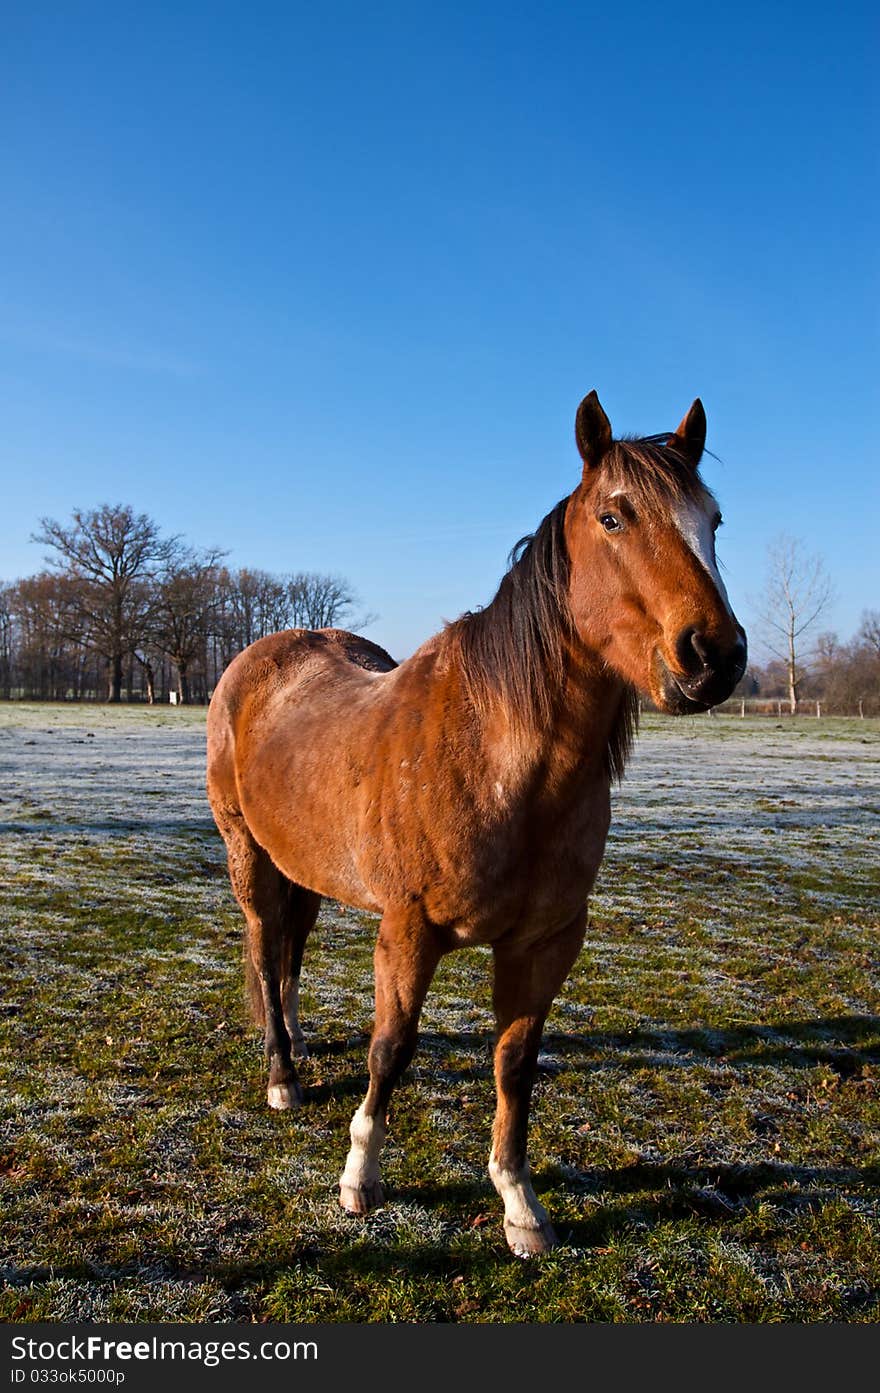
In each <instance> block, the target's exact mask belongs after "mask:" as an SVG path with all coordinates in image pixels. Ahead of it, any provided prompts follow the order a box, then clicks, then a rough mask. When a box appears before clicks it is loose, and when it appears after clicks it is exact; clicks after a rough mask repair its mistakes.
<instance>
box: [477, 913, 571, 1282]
mask: <svg viewBox="0 0 880 1393" xmlns="http://www.w3.org/2000/svg"><path fill="white" fill-rule="evenodd" d="M585 930H586V910H584V911H583V913H582V914H581V915H579V916H578V918H577V919H576V920H575V921H574V922H573V923H572V924H570V925H569V926H568V927H567V928H566V929H564V930H563V931H562V932H560V933H556V934H554V935H553V937H552V938H550V939H548V940H547V941H546V942H544V943H538V944H531V945H530V946H529V947H528V948H526V949H525V950H520V951H517V949H516V947H515V946H510V947H508V946H503V947H498V948H496V949H495V986H494V996H493V1000H494V1006H495V1019H496V1023H497V1035H496V1044H495V1085H496V1088H497V1091H498V1109H497V1112H496V1114H495V1126H494V1128H493V1131H492V1153H491V1155H490V1157H489V1175H490V1177H491V1180H492V1184H493V1185H494V1186H495V1189H496V1190H497V1191H498V1193H499V1195H500V1196H501V1198H502V1200H503V1201H504V1235H505V1237H506V1239H507V1242H508V1244H509V1246H510V1248H511V1249H512V1250H513V1252H514V1253H516V1254H517V1256H518V1257H532V1256H533V1255H536V1254H540V1253H546V1252H547V1251H548V1250H549V1249H550V1248H552V1247H553V1246H554V1244H555V1243H556V1234H555V1233H554V1232H553V1226H552V1224H551V1223H550V1219H549V1217H548V1215H547V1211H546V1210H545V1209H544V1207H543V1205H542V1204H541V1203H540V1202H539V1201H538V1198H537V1196H536V1195H535V1191H534V1189H533V1188H532V1183H531V1180H530V1179H529V1163H528V1159H527V1156H526V1143H527V1136H528V1127H529V1103H530V1101H531V1096H532V1086H533V1084H534V1081H535V1067H536V1064H537V1059H538V1047H539V1046H540V1043H541V1033H542V1031H543V1029H544V1022H545V1020H546V1019H547V1013H548V1012H549V1010H550V1007H551V1006H552V1004H553V998H554V997H555V996H556V993H557V992H558V991H559V988H560V987H561V986H562V983H563V982H564V981H565V979H566V977H567V976H568V973H569V971H570V969H571V967H572V964H573V963H574V960H575V958H576V957H577V955H578V953H579V951H580V948H581V945H582V943H583V941H584V932H585Z"/></svg>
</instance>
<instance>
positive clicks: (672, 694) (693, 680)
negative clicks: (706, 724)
mask: <svg viewBox="0 0 880 1393" xmlns="http://www.w3.org/2000/svg"><path fill="white" fill-rule="evenodd" d="M654 666H655V677H656V678H657V686H658V688H659V693H660V700H659V702H658V704H659V705H660V707H661V709H662V710H663V711H665V712H667V714H668V715H670V716H698V715H701V714H702V713H703V712H705V711H708V710H709V709H710V708H711V707H713V706H718V705H719V704H720V703H721V702H722V701H726V699H727V698H728V697H729V696H730V693H731V692H732V691H733V689H734V687H735V686H736V681H738V680H739V675H738V676H737V679H736V681H734V682H731V681H730V680H729V678H728V677H726V676H724V675H723V674H716V673H709V674H701V675H700V676H699V677H676V675H675V674H674V673H673V672H672V670H671V669H670V668H669V667H668V666H667V664H666V663H665V661H664V659H663V657H662V655H661V654H660V653H659V652H658V653H656V654H655V660H654ZM655 700H656V698H655Z"/></svg>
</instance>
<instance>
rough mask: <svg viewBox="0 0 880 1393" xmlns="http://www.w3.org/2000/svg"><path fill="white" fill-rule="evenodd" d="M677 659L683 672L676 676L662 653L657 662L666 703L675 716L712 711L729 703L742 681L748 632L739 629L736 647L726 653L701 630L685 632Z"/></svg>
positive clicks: (656, 659) (679, 638)
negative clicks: (722, 704) (723, 703)
mask: <svg viewBox="0 0 880 1393" xmlns="http://www.w3.org/2000/svg"><path fill="white" fill-rule="evenodd" d="M675 647H676V656H677V658H678V660H679V663H680V664H681V667H682V669H683V671H680V672H673V671H672V669H671V668H670V667H669V666H668V665H667V663H666V662H665V661H664V659H663V657H662V655H661V654H660V652H659V651H658V652H657V654H656V658H655V662H656V666H657V677H658V679H659V686H660V690H661V691H662V693H663V703H664V706H665V708H666V710H667V711H669V712H670V713H672V714H674V715H686V714H687V713H688V712H691V713H696V712H699V711H708V710H709V707H710V706H718V705H720V703H721V702H722V701H726V700H727V698H728V697H729V696H730V694H731V692H732V691H733V690H734V688H735V687H736V684H737V682H739V681H740V679H741V678H742V675H743V673H744V672H745V670H746V663H747V661H748V644H747V642H746V635H745V630H744V629H743V628H742V627H741V626H740V625H737V638H736V642H735V643H734V644H733V646H732V647H731V648H730V649H729V650H727V651H726V652H722V651H721V650H720V649H719V648H718V646H717V645H716V644H714V643H712V642H711V641H710V640H708V639H707V638H706V637H705V635H703V634H701V633H700V631H699V630H697V629H693V628H689V629H684V630H682V632H681V634H680V635H679V637H678V640H677V642H676V646H675Z"/></svg>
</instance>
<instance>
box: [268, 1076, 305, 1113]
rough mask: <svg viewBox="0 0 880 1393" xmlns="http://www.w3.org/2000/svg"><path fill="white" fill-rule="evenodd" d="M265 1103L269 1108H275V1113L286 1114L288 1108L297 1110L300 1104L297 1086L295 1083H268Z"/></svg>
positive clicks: (300, 1099) (300, 1095)
mask: <svg viewBox="0 0 880 1393" xmlns="http://www.w3.org/2000/svg"><path fill="white" fill-rule="evenodd" d="M266 1102H267V1103H268V1104H269V1107H270V1108H275V1109H276V1111H277V1112H287V1110H288V1109H289V1108H298V1107H299V1105H300V1103H301V1102H302V1093H301V1092H300V1089H299V1085H298V1084H295V1083H270V1084H269V1087H268V1088H267V1089H266Z"/></svg>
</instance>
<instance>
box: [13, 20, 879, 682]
mask: <svg viewBox="0 0 880 1393" xmlns="http://www.w3.org/2000/svg"><path fill="white" fill-rule="evenodd" d="M871 10H872V7H869V6H868V5H860V4H847V3H843V4H842V5H840V6H837V7H835V8H834V10H833V12H832V11H831V10H830V9H829V8H828V7H827V6H826V5H813V4H809V3H806V4H798V5H794V4H793V5H785V4H772V5H766V4H762V5H750V4H738V5H736V6H733V5H728V6H721V7H714V8H713V7H708V6H705V5H687V4H674V3H673V4H671V5H669V6H658V5H655V4H644V5H642V4H626V3H624V4H621V5H617V6H613V7H611V6H607V5H601V6H599V5H590V4H584V5H573V4H570V3H568V4H560V3H549V4H531V5H516V4H512V3H511V4H507V5H504V6H502V5H499V4H493V3H479V0H477V3H470V4H458V3H444V4H442V5H435V4H432V5H428V4H421V3H410V4H403V3H401V4H379V5H374V6H364V5H363V4H359V5H348V4H334V3H329V4H323V5H319V6H315V5H309V6H306V5H299V4H294V3H288V4H283V5H282V4H277V5H276V4H270V3H251V4H248V5H245V4H222V3H215V4H210V5H208V4H196V3H189V4H187V3H176V4H174V5H173V6H172V5H167V4H162V3H154V4H151V5H149V6H146V5H143V4H137V5H134V4H127V3H123V2H118V3H114V4H112V5H110V4H81V3H71V4H61V3H57V4H54V5H52V4H46V5H42V6H39V7H37V6H32V5H27V4H24V3H18V4H14V5H11V6H9V7H7V8H6V9H5V11H4V43H3V56H2V59H0V93H2V96H0V108H2V128H3V132H4V138H3V142H2V147H3V149H2V156H0V160H2V189H3V202H4V205H5V215H4V217H3V219H2V220H0V268H2V269H0V281H2V315H0V397H2V401H0V411H2V415H0V419H2V423H3V424H2V433H0V471H2V495H0V496H2V507H0V576H2V577H3V578H5V579H12V578H14V577H15V576H17V575H22V574H28V573H31V572H33V571H34V570H37V569H38V568H39V567H40V566H41V564H42V557H43V552H42V550H41V548H40V547H38V546H35V545H34V544H32V543H29V541H28V538H29V536H30V533H31V532H32V531H33V530H34V529H35V527H36V525H37V519H38V518H39V516H40V515H41V514H50V515H52V516H56V517H67V516H68V515H69V514H70V511H71V510H72V509H73V507H74V506H81V507H86V508H87V507H92V506H95V505H96V504H98V503H100V502H103V501H111V502H112V501H117V500H118V501H124V502H130V503H132V504H133V505H134V506H135V507H136V508H137V509H138V510H143V511H146V512H148V513H150V514H151V515H153V516H154V517H156V518H157V520H158V521H160V522H161V523H162V524H163V526H164V527H165V528H167V530H168V531H174V532H182V533H185V534H186V535H187V536H188V537H189V538H190V540H191V541H193V542H194V543H196V544H200V545H214V546H222V547H225V548H228V549H229V552H230V557H229V560H230V563H231V564H233V565H251V566H261V567H265V568H267V569H270V570H297V569H301V568H304V569H315V570H322V571H334V572H339V573H342V574H344V575H346V576H348V577H349V578H350V579H351V580H352V582H353V583H354V584H355V586H356V587H357V589H358V591H359V592H360V594H361V596H362V599H363V603H364V606H365V608H369V609H370V610H373V611H377V612H378V613H379V615H380V618H379V620H378V621H377V622H376V623H375V624H374V625H373V626H372V628H371V630H370V633H371V634H372V636H374V637H375V638H376V639H378V640H379V641H380V642H382V643H384V644H385V645H386V646H388V647H389V648H390V649H391V651H392V652H393V653H395V655H396V656H404V655H405V654H406V653H408V652H410V651H412V649H413V648H414V647H415V646H416V645H417V644H418V643H419V642H420V641H421V640H422V639H423V638H425V637H427V636H428V634H430V633H431V632H433V631H434V630H435V629H436V628H437V627H438V626H439V624H440V622H441V621H442V619H443V618H452V617H454V616H455V615H456V614H458V613H460V612H461V611H462V610H463V609H466V608H470V607H473V606H474V605H476V604H479V603H483V602H485V601H486V600H488V599H489V598H490V597H491V595H492V593H493V591H494V589H495V586H496V584H497V580H498V578H499V576H500V574H501V572H502V570H503V568H504V565H505V559H506V556H507V552H508V551H509V548H510V546H511V545H512V544H513V542H515V541H516V539H517V538H518V537H519V536H520V535H521V534H522V533H524V532H527V531H530V530H532V529H533V527H534V526H535V525H536V524H537V522H538V521H539V520H540V518H541V517H542V516H543V514H544V513H545V512H547V511H548V510H549V508H550V507H551V506H552V505H553V504H554V503H555V502H556V500H557V499H558V498H560V497H561V496H562V495H563V494H566V493H568V492H570V491H571V489H572V488H574V486H575V484H576V483H577V479H578V474H579V468H578V459H577V455H576V453H575V450H574V445H573V434H572V427H573V419H574V412H575V408H576V406H577V403H578V401H579V400H580V398H581V397H582V396H583V395H584V393H585V392H587V391H588V390H590V389H591V388H593V387H595V388H596V389H597V390H598V391H599V394H600V397H601V399H602V401H603V404H604V405H605V408H606V410H607V411H608V413H609V415H610V417H611V420H612V424H613V425H614V427H615V429H616V430H617V431H619V432H624V431H645V432H651V431H659V430H664V429H669V428H671V427H672V426H674V425H675V424H676V423H677V422H678V420H679V419H680V417H681V416H682V414H683V413H684V411H685V410H686V409H687V407H688V406H689V404H690V402H691V400H692V398H693V397H694V396H696V395H699V396H701V397H702V399H703V401H704V403H705V406H706V410H707V414H708V418H709V441H708V443H709V446H710V448H711V449H712V450H713V451H714V452H715V453H716V454H717V455H718V456H719V457H720V458H719V461H717V462H716V461H714V460H708V461H707V463H706V467H705V470H704V472H705V474H706V477H707V479H708V481H709V483H710V484H711V485H712V486H713V487H714V488H715V490H716V492H717V493H718V495H719V497H720V500H721V504H722V507H723V510H724V514H725V520H726V521H725V528H724V531H723V533H722V534H721V541H720V546H719V551H720V554H721V557H722V559H723V561H724V562H725V563H726V566H727V572H726V579H727V582H728V588H729V590H730V593H731V597H732V599H733V602H734V604H735V606H736V607H737V609H738V611H739V612H740V617H741V618H742V619H743V620H744V621H745V622H746V623H747V624H748V621H749V618H750V615H751V613H752V606H751V604H750V597H751V596H754V595H755V594H757V592H759V590H760V582H761V574H762V571H763V567H764V552H765V548H766V545H767V542H768V540H769V539H770V538H771V537H772V536H773V535H774V534H775V533H778V532H779V531H781V530H785V531H787V532H789V533H792V534H794V535H795V536H798V537H800V538H802V539H803V540H804V542H805V544H806V546H807V547H808V548H809V549H811V550H814V551H817V552H819V553H821V554H822V555H823V557H824V558H825V561H826V564H827V567H828V569H829V571H830V572H831V574H832V576H833V578H834V581H835V585H836V590H837V600H836V603H835V605H834V608H833V610H832V611H831V612H830V614H829V616H828V621H827V626H828V627H836V628H838V629H839V631H840V632H841V634H842V635H843V636H848V635H849V634H850V633H852V631H853V630H854V629H855V628H856V626H857V624H858V621H859V616H860V613H861V611H862V610H863V609H864V608H866V607H874V608H877V607H880V562H878V553H880V545H878V530H880V529H878V518H880V509H878V502H880V486H878V480H877V474H878V470H877V462H876V450H875V446H874V435H875V432H876V427H877V411H876V408H877V394H876V383H877V377H878V371H877V370H878V342H877V305H878V299H877V288H878V286H877V282H878V276H877V271H878V264H877V250H876V246H877V228H878V218H877V213H878V185H877V177H876V176H877V168H876V157H875V155H874V154H873V152H874V151H875V150H876V148H877V136H878V129H877V127H878V122H877V107H876V97H875V96H874V95H873V92H872V87H873V86H874V76H875V69H876V59H877V53H878V37H880V36H878V32H877V21H876V20H875V19H872V17H871Z"/></svg>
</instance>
